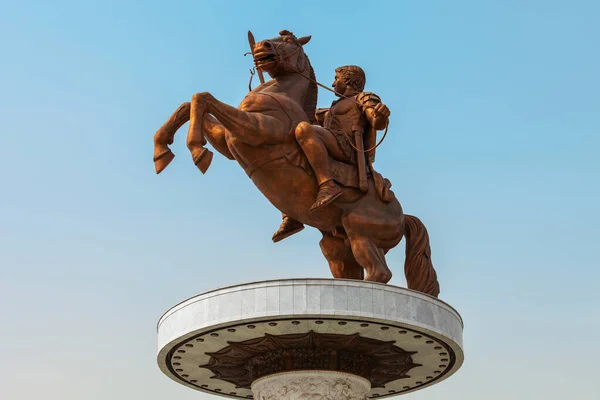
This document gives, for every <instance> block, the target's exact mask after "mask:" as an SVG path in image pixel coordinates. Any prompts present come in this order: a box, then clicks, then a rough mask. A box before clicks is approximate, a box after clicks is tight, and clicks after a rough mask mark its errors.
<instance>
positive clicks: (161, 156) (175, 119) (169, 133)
mask: <svg viewBox="0 0 600 400" xmlns="http://www.w3.org/2000/svg"><path fill="white" fill-rule="evenodd" d="M190 108H191V107H190V103H189V102H186V103H183V104H182V105H180V106H179V108H178V109H177V110H176V111H175V112H174V113H173V115H171V116H170V117H169V119H168V120H167V121H166V122H165V123H164V124H163V126H161V127H160V129H159V130H158V131H156V133H155V134H154V167H155V169H156V173H157V174H160V173H161V172H162V171H163V170H164V169H165V168H167V166H168V165H169V164H170V163H171V161H173V158H175V155H174V154H173V152H171V149H169V145H170V144H173V139H174V138H175V132H177V130H178V129H179V128H181V127H182V126H183V124H185V123H186V122H188V121H189V120H190Z"/></svg>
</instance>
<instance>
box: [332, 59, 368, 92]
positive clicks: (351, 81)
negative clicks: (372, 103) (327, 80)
mask: <svg viewBox="0 0 600 400" xmlns="http://www.w3.org/2000/svg"><path fill="white" fill-rule="evenodd" d="M335 73H336V79H338V77H339V78H342V79H343V81H344V83H345V84H346V85H348V86H350V87H351V88H352V89H354V90H355V91H357V92H362V91H363V90H364V88H365V82H366V80H367V79H366V77H365V71H363V70H362V68H361V67H359V66H357V65H344V66H343V67H339V68H336V70H335Z"/></svg>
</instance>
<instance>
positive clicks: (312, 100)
mask: <svg viewBox="0 0 600 400" xmlns="http://www.w3.org/2000/svg"><path fill="white" fill-rule="evenodd" d="M304 56H305V57H306V61H307V62H308V69H309V72H308V77H309V78H310V79H311V80H310V83H309V86H308V91H307V92H306V96H305V97H304V112H305V113H306V115H307V116H308V120H309V121H310V123H311V124H315V123H316V120H315V110H316V109H317V98H318V95H319V91H318V87H317V83H316V82H317V78H316V76H315V70H314V69H313V67H312V65H311V64H310V60H309V59H308V56H307V55H306V53H305V54H304Z"/></svg>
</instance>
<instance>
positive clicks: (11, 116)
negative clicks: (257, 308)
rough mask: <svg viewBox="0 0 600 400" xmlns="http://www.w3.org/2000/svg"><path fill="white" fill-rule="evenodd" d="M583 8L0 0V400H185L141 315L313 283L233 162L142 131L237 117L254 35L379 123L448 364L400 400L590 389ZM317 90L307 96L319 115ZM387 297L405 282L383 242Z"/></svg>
mask: <svg viewBox="0 0 600 400" xmlns="http://www.w3.org/2000/svg"><path fill="white" fill-rule="evenodd" d="M599 20H600V3H599V2H598V1H595V0H589V1H583V0H580V1H575V0H571V1H551V0H545V1H541V0H540V1H538V0H519V1H516V0H502V1H500V0H495V1H492V0H487V1H475V0H473V1H445V0H443V1H442V0H440V1H373V2H363V1H361V2H358V1H344V2H325V1H318V2H317V1H302V2H283V1H281V2H280V1H252V2H250V1H249V2H241V1H240V2H232V1H210V2H209V1H171V2H168V1H154V0H152V1H150V0H146V1H125V0H118V1H117V0H105V1H99V0H97V1H80V0H72V1H66V0H55V1H28V0H20V1H6V0H1V1H0V138H1V139H2V141H1V145H0V149H1V151H0V154H1V156H0V160H1V168H0V194H1V195H0V311H1V315H2V322H1V323H0V355H1V357H0V398H2V399H7V400H8V399H10V400H21V399H44V400H80V399H86V400H87V399H89V400H95V399H98V400H99V399H102V400H105V399H116V400H129V399H144V400H159V399H164V398H171V399H179V400H187V399H190V400H192V399H208V398H209V396H206V395H204V394H201V393H199V392H195V391H193V390H191V389H188V388H186V387H183V386H181V385H178V384H176V383H175V382H173V381H171V380H170V379H168V378H167V377H165V376H164V375H162V373H161V372H160V371H159V369H158V367H157V365H156V359H155V354H156V331H155V329H156V322H157V320H158V318H159V317H160V315H161V314H162V313H163V312H164V311H166V310H167V309H168V308H170V307H171V306H172V305H174V304H176V303H177V302H179V301H181V300H183V299H185V298H187V297H190V296H193V295H195V294H198V293H201V292H203V291H206V290H210V289H213V288H217V287H220V286H224V285H232V284H236V283H242V282H248V281H254V280H263V279H277V278H292V277H329V276H330V275H329V270H328V267H327V265H326V263H325V260H324V259H323V257H322V255H321V253H320V250H319V247H318V241H319V239H320V234H319V233H318V232H317V231H315V230H313V229H306V230H305V231H303V232H302V233H300V234H298V235H295V236H294V237H291V238H289V239H287V240H285V241H283V242H280V243H278V244H273V243H272V242H271V235H272V233H273V232H274V231H275V230H276V229H277V227H278V226H279V223H280V214H279V212H278V211H277V210H275V209H274V208H273V207H272V206H271V205H270V204H269V203H268V202H267V200H266V199H265V198H264V197H263V196H262V195H261V194H260V193H259V192H258V190H257V189H256V188H255V187H254V186H253V185H252V183H251V181H250V180H249V179H248V178H247V177H246V175H245V174H244V172H243V170H242V169H241V168H240V167H239V165H238V164H237V163H235V162H232V161H228V160H226V159H225V158H224V157H222V156H220V155H218V154H216V155H215V159H214V161H213V164H212V166H211V168H210V169H209V171H208V173H207V174H206V175H202V174H200V173H199V172H198V171H197V169H196V168H195V167H194V166H193V164H192V161H191V159H190V156H189V153H188V150H187V148H186V147H185V135H186V127H187V125H186V127H184V128H183V129H182V130H180V132H179V134H178V136H177V137H176V143H175V145H174V146H173V147H172V148H173V150H174V152H175V154H176V155H177V157H176V159H175V160H174V162H173V163H172V165H171V166H170V167H169V168H168V169H167V170H166V171H165V172H164V173H163V174H161V175H160V176H156V175H155V172H154V167H153V163H152V150H153V148H152V138H153V135H154V132H155V131H156V130H157V129H158V128H159V127H160V126H161V125H162V123H163V122H164V121H165V120H166V119H167V118H168V117H169V116H170V115H171V113H172V112H173V111H174V110H175V109H176V108H177V107H178V106H179V104H181V103H182V102H184V101H189V99H190V98H191V96H192V94H194V93H195V92H202V91H209V92H211V93H212V94H214V95H215V96H216V97H217V98H218V99H220V100H222V101H224V102H227V103H229V104H233V105H237V104H239V102H240V101H241V99H242V98H243V96H244V95H245V94H246V92H247V87H248V78H249V69H250V68H251V67H252V62H251V60H250V58H249V57H243V54H244V53H245V52H246V51H248V44H247V41H246V31H247V30H248V29H251V30H252V31H253V32H254V34H255V36H256V38H257V40H261V39H265V38H269V37H273V36H276V35H277V32H278V31H279V30H281V29H289V30H291V31H293V32H294V33H296V34H297V35H299V36H301V35H306V34H310V35H313V39H312V41H311V42H310V43H309V44H308V45H307V46H306V52H307V54H308V55H309V56H310V58H311V60H312V63H313V65H314V67H315V70H316V73H317V78H318V79H319V80H320V81H321V82H323V83H325V84H327V85H329V84H330V83H331V82H332V79H333V71H334V68H335V67H337V66H340V65H344V64H358V65H361V66H362V67H363V68H364V69H365V71H366V73H367V90H371V91H374V92H376V93H378V94H379V95H380V96H381V97H382V99H383V101H384V102H385V103H386V104H388V106H389V107H390V109H391V110H392V116H391V124H390V133H389V135H388V138H387V139H386V141H385V142H384V144H383V145H382V146H381V147H380V149H379V152H378V158H377V164H376V165H377V166H378V169H379V170H380V171H381V172H382V173H383V174H384V175H385V176H387V177H388V178H389V179H390V180H391V181H392V182H393V184H394V186H393V189H394V190H395V193H396V195H397V196H398V198H399V199H400V201H401V203H402V205H403V207H404V209H405V211H406V212H407V213H409V214H413V215H416V216H418V217H419V218H421V219H422V221H423V222H424V223H425V225H426V226H427V228H428V230H429V233H430V237H431V241H432V251H433V260H434V263H435V266H436V268H437V271H438V275H439V279H440V282H441V288H442V292H441V295H440V298H441V299H443V300H444V301H447V302H448V303H450V304H451V305H453V306H454V307H456V308H457V309H458V311H459V312H460V313H461V314H462V316H463V318H464V320H465V331H464V341H465V352H466V360H465V364H464V366H463V368H462V369H461V370H460V371H459V372H458V373H457V374H456V375H454V376H453V377H451V378H450V379H449V380H447V381H445V382H443V383H441V384H439V385H437V386H434V387H432V388H429V389H427V390H424V391H421V392H416V393H414V394H410V395H408V396H407V397H406V398H407V399H414V400H417V399H419V400H436V399H456V400H458V399H460V400H480V399H486V400H505V399H546V400H559V399H560V400H562V399H598V398H600V383H599V380H598V376H597V375H598V374H597V373H598V371H600V345H599V344H598V339H597V336H598V331H599V330H600V310H599V308H600V294H599V291H600V290H599V289H600V283H599V279H600V272H599V270H600V253H599V251H598V248H599V239H600V234H599V233H598V227H599V226H600V212H599V210H598V206H599V204H600V178H599V175H600V75H599V72H600V51H599V49H600V47H599V44H598V40H599V39H600V23H599ZM332 99H333V98H332V96H331V95H330V94H328V93H326V92H324V91H321V93H320V98H319V105H320V106H328V105H329V104H330V102H331V100H332ZM388 261H389V264H390V266H391V268H392V270H393V271H394V272H395V276H394V278H393V280H392V282H391V283H393V284H396V285H401V286H403V285H405V280H404V277H403V262H404V250H403V244H401V245H400V246H399V247H398V248H397V249H395V250H393V251H392V252H390V254H389V257H388Z"/></svg>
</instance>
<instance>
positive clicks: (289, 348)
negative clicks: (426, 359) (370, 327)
mask: <svg viewBox="0 0 600 400" xmlns="http://www.w3.org/2000/svg"><path fill="white" fill-rule="evenodd" d="M228 343H229V346H227V347H224V348H223V349H221V350H219V351H217V352H213V353H206V354H207V355H209V356H210V361H209V362H208V364H206V365H201V366H200V367H202V368H208V369H209V370H211V371H212V372H213V373H214V374H215V376H214V377H215V378H218V379H221V380H224V381H227V382H230V383H232V384H234V385H236V387H238V388H249V387H250V385H251V384H252V382H253V381H255V380H256V379H259V378H261V377H264V376H267V375H271V374H275V373H279V372H285V371H306V370H329V371H341V372H347V373H350V374H354V375H358V376H362V377H364V378H366V379H367V380H368V381H369V382H370V384H371V386H372V387H382V386H384V385H385V384H386V383H388V382H391V381H394V380H397V379H402V378H407V377H408V375H407V373H408V372H409V371H410V370H411V369H412V368H414V367H417V366H419V365H420V364H415V363H414V362H413V360H412V355H413V354H415V353H416V352H409V351H405V350H403V349H401V348H400V347H398V346H395V345H394V342H393V341H390V342H384V341H381V340H376V339H371V338H365V337H361V336H360V335H359V334H353V335H340V334H321V333H316V332H313V331H310V332H308V333H302V334H289V335H269V334H265V336H262V337H260V338H256V339H250V340H246V341H243V342H237V343H236V342H228Z"/></svg>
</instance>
